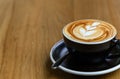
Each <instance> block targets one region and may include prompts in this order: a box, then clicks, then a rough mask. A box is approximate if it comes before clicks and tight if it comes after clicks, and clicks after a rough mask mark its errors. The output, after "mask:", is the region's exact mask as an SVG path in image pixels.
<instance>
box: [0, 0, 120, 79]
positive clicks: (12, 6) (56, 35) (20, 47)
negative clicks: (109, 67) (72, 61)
mask: <svg viewBox="0 0 120 79" xmlns="http://www.w3.org/2000/svg"><path fill="white" fill-rule="evenodd" d="M119 4H120V0H0V79H78V78H79V79H84V78H85V79H86V78H87V79H89V78H90V79H119V78H120V75H119V74H120V70H117V71H115V72H113V73H110V74H107V75H103V76H98V77H81V76H75V75H71V74H68V73H65V72H63V71H60V70H52V69H51V64H52V63H51V61H50V58H49V51H50V49H51V47H52V45H53V44H54V43H55V42H57V41H58V40H60V39H62V33H61V31H62V28H63V27H64V25H66V24H67V23H69V22H71V21H74V20H78V19H85V18H94V19H101V20H104V21H107V22H110V23H111V24H113V25H114V26H115V27H116V28H117V30H118V35H117V37H118V38H120V33H119V30H120V27H119V25H120V6H119Z"/></svg>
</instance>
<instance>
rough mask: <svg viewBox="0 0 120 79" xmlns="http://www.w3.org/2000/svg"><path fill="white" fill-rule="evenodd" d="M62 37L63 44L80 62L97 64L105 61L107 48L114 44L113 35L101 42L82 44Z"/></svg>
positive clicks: (107, 52)
mask: <svg viewBox="0 0 120 79" xmlns="http://www.w3.org/2000/svg"><path fill="white" fill-rule="evenodd" d="M63 37H64V42H65V45H66V47H67V49H68V51H69V53H70V54H71V56H72V57H75V58H77V60H78V61H79V62H80V63H87V64H97V63H100V62H103V61H105V58H106V57H107V56H108V54H109V51H108V50H109V49H110V48H111V47H112V46H113V45H114V44H115V40H116V39H115V37H114V38H111V39H110V40H108V41H106V42H103V43H98V44H97V43H95V44H84V43H80V42H76V41H73V40H70V39H68V38H67V37H65V36H64V35H63Z"/></svg>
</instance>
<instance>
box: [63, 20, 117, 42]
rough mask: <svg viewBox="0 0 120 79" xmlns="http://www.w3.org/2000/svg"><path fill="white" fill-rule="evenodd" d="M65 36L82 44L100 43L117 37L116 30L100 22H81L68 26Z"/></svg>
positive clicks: (64, 30)
mask: <svg viewBox="0 0 120 79" xmlns="http://www.w3.org/2000/svg"><path fill="white" fill-rule="evenodd" d="M63 33H64V34H65V36H67V37H68V38H70V39H72V40H76V41H82V42H99V41H103V40H107V39H109V38H111V37H113V36H114V35H116V29H115V28H114V27H113V26H112V25H111V24H109V23H107V22H104V21H100V20H92V19H87V20H79V21H74V22H72V23H70V24H68V25H66V26H65V27H64V29H63Z"/></svg>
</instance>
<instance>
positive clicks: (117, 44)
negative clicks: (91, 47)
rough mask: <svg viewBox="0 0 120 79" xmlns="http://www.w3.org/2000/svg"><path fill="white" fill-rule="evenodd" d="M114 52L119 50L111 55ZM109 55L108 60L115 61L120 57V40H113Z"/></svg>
mask: <svg viewBox="0 0 120 79" xmlns="http://www.w3.org/2000/svg"><path fill="white" fill-rule="evenodd" d="M114 50H117V51H116V52H115V53H109V52H112V51H114ZM107 52H108V53H109V54H108V56H107V59H113V58H118V57H120V40H119V39H116V38H114V39H113V40H112V45H111V46H110V48H109V49H108V51H107Z"/></svg>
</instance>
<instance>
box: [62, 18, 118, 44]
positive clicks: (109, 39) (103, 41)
mask: <svg viewBox="0 0 120 79" xmlns="http://www.w3.org/2000/svg"><path fill="white" fill-rule="evenodd" d="M82 20H97V21H102V20H98V19H82ZM82 20H76V21H73V22H70V23H68V24H67V25H65V26H64V27H63V29H62V34H63V36H64V37H65V38H67V39H68V40H70V41H72V42H75V43H79V44H86V45H94V44H103V43H106V42H109V41H111V40H112V39H114V38H115V37H116V35H117V30H116V28H115V27H114V26H113V25H112V24H110V23H108V22H105V21H102V22H105V23H107V24H109V25H111V26H113V28H114V29H115V31H116V33H115V34H114V35H113V36H112V37H110V38H108V39H106V40H102V41H98V42H83V41H77V40H73V39H72V38H70V37H68V36H67V35H66V34H65V33H64V28H65V27H66V26H68V25H69V24H72V23H74V22H77V21H82Z"/></svg>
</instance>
